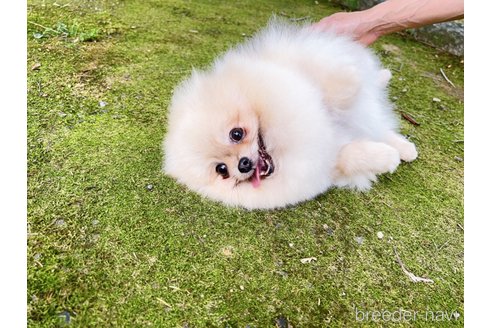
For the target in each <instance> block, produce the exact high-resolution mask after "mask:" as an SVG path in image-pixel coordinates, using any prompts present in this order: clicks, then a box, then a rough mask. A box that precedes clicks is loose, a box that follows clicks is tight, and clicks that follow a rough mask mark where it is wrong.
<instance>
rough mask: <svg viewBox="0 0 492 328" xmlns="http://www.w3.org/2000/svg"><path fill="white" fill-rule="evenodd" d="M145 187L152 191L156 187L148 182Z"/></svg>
mask: <svg viewBox="0 0 492 328" xmlns="http://www.w3.org/2000/svg"><path fill="white" fill-rule="evenodd" d="M145 188H147V190H148V191H152V190H153V189H154V186H153V185H151V184H148V185H147V186H146V187H145Z"/></svg>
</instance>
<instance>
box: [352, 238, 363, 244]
mask: <svg viewBox="0 0 492 328" xmlns="http://www.w3.org/2000/svg"><path fill="white" fill-rule="evenodd" d="M354 239H355V241H356V242H357V244H359V245H362V243H363V242H364V237H355V238H354Z"/></svg>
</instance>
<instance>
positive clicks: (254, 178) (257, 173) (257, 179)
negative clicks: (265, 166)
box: [251, 163, 261, 188]
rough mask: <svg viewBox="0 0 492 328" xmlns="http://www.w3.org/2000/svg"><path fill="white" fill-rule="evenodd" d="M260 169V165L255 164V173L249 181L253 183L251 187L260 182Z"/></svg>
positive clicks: (257, 185) (258, 184)
mask: <svg viewBox="0 0 492 328" xmlns="http://www.w3.org/2000/svg"><path fill="white" fill-rule="evenodd" d="M260 170H261V165H259V163H258V165H256V169H255V173H254V174H253V176H252V179H251V183H252V184H253V188H258V187H259V186H260V184H261V179H260Z"/></svg>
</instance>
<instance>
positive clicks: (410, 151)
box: [386, 132, 418, 162]
mask: <svg viewBox="0 0 492 328" xmlns="http://www.w3.org/2000/svg"><path fill="white" fill-rule="evenodd" d="M386 139H387V140H386V141H387V143H388V144H389V145H391V146H392V147H394V148H396V149H397V150H398V152H399V153H400V159H401V160H402V161H405V162H411V161H413V160H415V159H416V158H417V156H418V152H417V148H416V147H415V145H414V144H413V143H412V142H410V141H408V140H407V139H406V138H405V137H404V136H402V135H400V134H397V133H395V132H390V133H389V134H388V137H387V138H386Z"/></svg>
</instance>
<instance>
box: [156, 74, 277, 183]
mask: <svg viewBox="0 0 492 328" xmlns="http://www.w3.org/2000/svg"><path fill="white" fill-rule="evenodd" d="M234 79H237V76H236V77H234ZM261 106H262V104H259V103H258V102H253V101H251V99H249V97H248V96H247V91H246V90H241V88H240V87H239V86H238V84H237V83H231V80H230V79H228V77H227V75H224V74H221V76H220V78H219V77H215V76H214V75H210V74H207V75H206V74H205V73H200V72H194V73H193V75H192V76H191V78H190V79H188V80H187V81H185V82H184V83H183V84H182V85H181V86H180V87H179V88H178V89H177V90H176V91H175V93H174V96H173V100H172V103H171V107H170V116H169V118H168V121H169V122H168V123H169V124H168V126H169V129H168V133H167V136H166V139H165V144H164V148H165V149H164V152H165V163H164V170H165V172H166V173H167V174H169V175H171V176H173V177H175V178H176V179H177V180H178V181H180V182H182V183H184V184H186V185H188V186H189V187H192V189H195V190H198V191H200V190H201V189H204V188H210V187H211V186H214V187H215V188H219V189H221V190H222V191H223V192H231V190H232V189H234V188H235V187H237V186H238V185H239V184H251V185H252V186H253V187H254V188H257V187H259V186H260V185H261V182H262V180H263V179H266V178H268V177H270V176H272V175H274V173H275V158H274V157H273V150H272V148H271V147H270V148H268V146H269V145H268V144H267V141H266V139H265V136H264V133H263V131H265V129H267V127H266V126H265V120H263V118H264V113H262V110H261V108H260V107H261Z"/></svg>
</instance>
